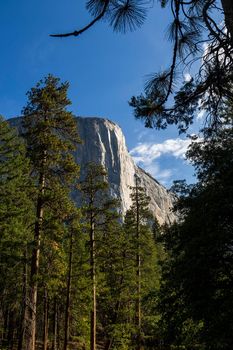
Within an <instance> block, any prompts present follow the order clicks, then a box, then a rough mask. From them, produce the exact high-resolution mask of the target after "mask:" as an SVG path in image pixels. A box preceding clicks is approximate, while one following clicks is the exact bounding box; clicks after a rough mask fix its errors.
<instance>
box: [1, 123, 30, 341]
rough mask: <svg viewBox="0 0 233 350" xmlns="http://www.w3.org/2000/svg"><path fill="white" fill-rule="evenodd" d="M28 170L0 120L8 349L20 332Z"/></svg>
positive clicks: (4, 308)
mask: <svg viewBox="0 0 233 350" xmlns="http://www.w3.org/2000/svg"><path fill="white" fill-rule="evenodd" d="M29 170H30V169H29V163H28V161H27V159H26V157H25V145H24V143H23V141H22V140H21V139H20V138H19V137H18V136H17V134H16V131H15V130H14V129H13V128H11V127H10V126H9V124H8V123H7V121H4V119H3V118H2V117H0V193H1V197H0V305H1V315H3V321H4V324H5V327H4V328H5V331H4V333H5V334H3V338H6V337H7V338H8V346H9V347H10V346H11V344H13V340H14V333H15V331H16V328H18V330H17V332H18V333H19V335H20V338H21V339H22V334H23V332H24V325H23V320H22V316H23V314H24V304H25V298H26V283H25V279H26V265H27V262H26V251H27V243H28V241H29V239H30V235H29V230H28V227H29V226H30V223H31V222H32V202H31V201H30V200H29V195H28V194H29V188H30V178H29ZM13 286H14V288H13ZM16 320H18V321H17V324H16ZM7 333H8V335H7ZM5 340H6V339H5Z"/></svg>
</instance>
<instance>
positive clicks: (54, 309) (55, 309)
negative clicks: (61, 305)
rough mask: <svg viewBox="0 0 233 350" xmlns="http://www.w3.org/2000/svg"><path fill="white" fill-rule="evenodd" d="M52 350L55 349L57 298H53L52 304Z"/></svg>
mask: <svg viewBox="0 0 233 350" xmlns="http://www.w3.org/2000/svg"><path fill="white" fill-rule="evenodd" d="M52 350H57V299H56V297H55V298H54V305H53V345H52Z"/></svg>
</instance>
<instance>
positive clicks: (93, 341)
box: [90, 217, 96, 350]
mask: <svg viewBox="0 0 233 350" xmlns="http://www.w3.org/2000/svg"><path fill="white" fill-rule="evenodd" d="M90 224H91V225H90V226H91V227H90V267H91V281H92V308H91V332H90V345H91V346H90V350H96V266H95V227H94V221H93V218H92V217H91V222H90Z"/></svg>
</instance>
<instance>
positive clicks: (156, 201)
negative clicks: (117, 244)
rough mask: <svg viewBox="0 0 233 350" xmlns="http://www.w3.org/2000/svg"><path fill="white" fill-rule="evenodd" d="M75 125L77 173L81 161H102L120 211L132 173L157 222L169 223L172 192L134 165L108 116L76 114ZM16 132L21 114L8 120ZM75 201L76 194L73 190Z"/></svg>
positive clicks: (123, 208) (127, 201) (124, 205)
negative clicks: (119, 205) (136, 177)
mask: <svg viewBox="0 0 233 350" xmlns="http://www.w3.org/2000/svg"><path fill="white" fill-rule="evenodd" d="M76 120H77V128H78V132H79V135H80V138H81V140H82V141H83V144H81V145H79V146H78V149H77V151H76V152H75V159H76V161H77V163H78V164H80V166H81V177H83V176H84V172H85V164H87V163H88V162H96V163H100V164H102V165H103V166H104V167H105V168H106V170H107V172H108V181H109V185H110V194H111V196H113V197H115V198H119V199H120V203H121V211H122V214H123V215H124V214H125V213H126V210H127V209H128V208H129V207H130V205H131V200H130V186H134V184H135V183H134V181H135V180H134V177H135V174H137V175H138V176H139V178H140V185H141V186H142V187H145V188H146V192H147V194H148V195H149V196H150V198H151V203H150V209H151V211H152V213H153V214H154V216H156V218H157V219H158V221H159V223H160V224H163V223H165V222H166V223H170V222H172V221H173V220H174V219H175V216H174V214H173V213H172V212H171V208H172V206H173V202H174V195H173V194H172V193H171V192H169V191H168V190H167V189H166V188H165V187H163V186H162V185H161V184H159V183H158V182H157V181H156V180H155V179H153V178H152V176H150V175H149V174H147V173H146V172H145V171H144V170H143V169H141V168H139V167H138V166H136V165H135V163H134V161H133V159H132V157H131V156H130V154H129V152H128V150H127V147H126V143H125V137H124V135H123V133H122V130H121V128H120V127H119V126H118V125H117V124H115V123H113V122H111V121H110V120H108V119H103V118H90V117H88V118H82V117H77V118H76ZM9 122H10V124H11V125H12V126H15V127H17V129H18V130H19V133H20V128H21V125H20V124H21V118H13V119H10V120H9ZM74 197H75V199H76V201H77V202H78V201H79V198H78V196H77V195H76V194H74Z"/></svg>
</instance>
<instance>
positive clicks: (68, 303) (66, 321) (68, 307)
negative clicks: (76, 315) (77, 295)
mask: <svg viewBox="0 0 233 350" xmlns="http://www.w3.org/2000/svg"><path fill="white" fill-rule="evenodd" d="M72 264H73V231H72V229H71V235H70V251H69V266H68V276H67V287H66V290H67V294H66V310H65V337H64V350H66V349H67V345H68V340H69V320H70V295H71V282H72Z"/></svg>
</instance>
